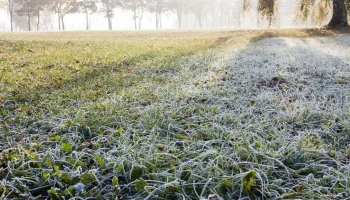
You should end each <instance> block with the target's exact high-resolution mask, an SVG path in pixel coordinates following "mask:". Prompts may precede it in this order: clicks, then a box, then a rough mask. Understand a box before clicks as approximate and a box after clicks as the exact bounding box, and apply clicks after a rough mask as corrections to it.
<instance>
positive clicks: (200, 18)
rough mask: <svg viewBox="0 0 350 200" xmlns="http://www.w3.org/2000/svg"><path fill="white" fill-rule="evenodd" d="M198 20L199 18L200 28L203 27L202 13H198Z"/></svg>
mask: <svg viewBox="0 0 350 200" xmlns="http://www.w3.org/2000/svg"><path fill="white" fill-rule="evenodd" d="M196 17H197V20H198V24H199V28H202V27H203V25H202V15H201V14H196Z"/></svg>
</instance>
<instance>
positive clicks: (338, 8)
mask: <svg viewBox="0 0 350 200" xmlns="http://www.w3.org/2000/svg"><path fill="white" fill-rule="evenodd" d="M347 26H349V23H348V16H347V10H346V7H345V0H333V16H332V19H331V21H330V22H329V24H328V27H330V28H336V27H347Z"/></svg>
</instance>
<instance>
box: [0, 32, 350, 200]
mask: <svg viewBox="0 0 350 200" xmlns="http://www.w3.org/2000/svg"><path fill="white" fill-rule="evenodd" d="M328 34H331V33H330V32H329V33H326V35H328ZM326 35H325V33H324V32H323V31H316V30H313V31H310V30H278V31H277V30H276V31H274V30H267V31H180V32H170V31H168V32H137V33H131V32H68V33H17V34H13V35H12V34H1V35H0V36H1V37H2V38H4V40H1V41H0V45H1V47H2V49H0V62H1V65H0V102H1V105H0V180H1V183H0V197H2V198H4V199H23V198H29V199H30V198H36V197H39V198H43V199H45V198H51V199H68V198H87V199H89V198H98V199H112V198H116V197H119V198H125V199H208V197H209V196H210V198H213V197H215V198H217V199H263V198H264V199H281V198H320V199H323V198H335V199H337V198H348V197H349V196H350V194H349V191H348V188H349V186H350V185H349V184H350V176H349V154H350V151H349V145H348V143H349V130H350V129H349V117H350V116H349V113H350V110H349V107H350V105H349V87H348V84H349V83H348V82H349V80H350V79H349V78H350V77H349V68H348V66H349V63H348V60H349V57H348V55H349V54H348V49H347V48H346V46H342V45H341V44H342V43H344V44H346V43H347V42H349V37H348V36H337V37H317V38H315V39H309V38H307V37H309V36H326ZM280 36H288V37H296V36H299V39H291V38H280ZM271 37H276V38H271ZM265 38H269V39H265ZM270 38H271V39H270ZM305 44H307V45H305ZM320 47H322V48H320ZM326 51H329V52H331V54H332V56H329V55H327V54H326V53H325V52H326ZM339 53H341V54H339ZM337 54H339V55H337ZM291 55H292V56H291ZM282 80H283V81H282Z"/></svg>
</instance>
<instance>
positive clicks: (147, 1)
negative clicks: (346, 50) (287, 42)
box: [0, 0, 350, 31]
mask: <svg viewBox="0 0 350 200" xmlns="http://www.w3.org/2000/svg"><path fill="white" fill-rule="evenodd" d="M252 1H254V0H0V2H2V5H3V6H6V8H7V10H8V13H9V15H10V24H11V31H13V30H14V16H15V15H16V16H21V17H23V18H25V19H26V27H27V30H28V31H32V30H34V29H36V30H40V25H41V20H42V13H43V12H45V13H51V15H52V14H54V15H55V16H56V20H57V24H58V27H57V29H58V30H65V29H66V27H65V17H66V16H67V15H69V14H77V13H80V14H84V15H85V24H86V30H89V29H90V18H91V15H92V14H95V13H99V14H103V16H104V17H105V18H106V20H107V22H108V29H109V30H112V29H113V19H114V13H115V11H116V9H117V8H119V9H121V10H127V11H130V12H131V13H132V15H133V16H132V19H133V21H134V28H135V29H141V28H142V20H143V18H144V13H145V12H148V13H151V14H152V15H153V16H154V21H155V27H156V28H157V29H158V28H162V18H163V17H164V16H167V15H168V14H170V13H171V14H173V15H175V16H176V18H177V21H178V27H179V28H181V27H182V22H183V21H184V20H183V18H184V16H186V15H192V16H194V17H195V19H196V24H197V25H198V27H199V28H202V27H203V26H204V25H203V24H204V22H205V24H206V27H225V26H228V25H230V24H231V25H232V21H234V20H233V19H237V18H238V20H236V21H240V18H241V17H242V16H243V17H244V13H246V12H249V10H250V9H251V8H252ZM255 1H258V8H257V9H258V13H259V15H258V16H259V17H260V18H264V19H266V20H267V21H269V22H270V25H271V24H272V23H273V22H274V21H275V20H276V19H277V18H278V14H280V13H278V12H277V10H278V3H279V0H255ZM297 1H298V2H299V6H298V10H297V16H298V18H299V19H301V20H303V21H305V20H306V19H307V18H309V17H310V16H313V19H316V20H319V21H321V20H324V19H325V18H326V16H328V14H329V11H331V10H332V8H333V11H334V12H333V17H332V21H331V23H330V25H332V26H337V25H339V24H341V25H345V26H347V25H348V23H347V17H348V15H347V11H350V0H297ZM210 23H211V25H208V24H210ZM33 24H35V27H32V26H33Z"/></svg>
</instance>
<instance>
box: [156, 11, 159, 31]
mask: <svg viewBox="0 0 350 200" xmlns="http://www.w3.org/2000/svg"><path fill="white" fill-rule="evenodd" d="M158 25H159V17H158V12H156V29H158Z"/></svg>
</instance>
